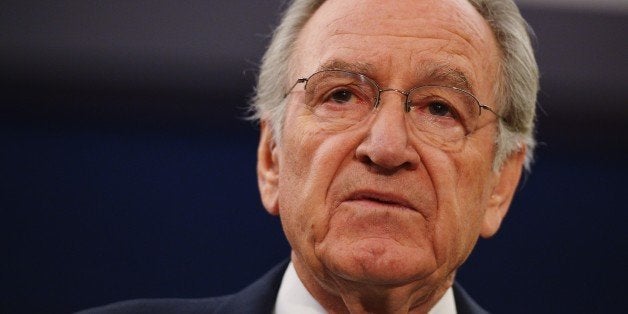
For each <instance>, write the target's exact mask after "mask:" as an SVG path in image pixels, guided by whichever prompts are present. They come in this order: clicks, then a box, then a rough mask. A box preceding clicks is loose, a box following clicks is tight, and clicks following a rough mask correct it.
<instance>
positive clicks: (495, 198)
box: [480, 147, 526, 238]
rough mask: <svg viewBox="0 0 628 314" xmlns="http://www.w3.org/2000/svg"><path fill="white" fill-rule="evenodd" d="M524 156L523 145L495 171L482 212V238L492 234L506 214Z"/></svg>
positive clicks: (521, 168) (517, 181)
mask: <svg viewBox="0 0 628 314" xmlns="http://www.w3.org/2000/svg"><path fill="white" fill-rule="evenodd" d="M525 156H526V149H525V147H523V148H521V149H519V150H518V151H516V152H513V153H512V154H511V155H510V156H509V157H508V159H507V160H506V161H505V162H504V164H503V165H502V167H501V169H500V170H499V172H497V173H495V176H496V178H495V179H496V183H495V186H494V187H493V191H492V193H491V196H490V199H489V201H488V205H487V208H486V211H485V212H484V219H483V222H482V230H481V231H480V235H481V236H482V237H483V238H490V237H491V236H493V235H494V234H495V233H496V232H497V230H498V229H499V226H500V225H501V223H502V220H503V219H504V216H506V213H507V212H508V207H510V203H511V202H512V198H513V196H514V195H515V190H516V189H517V186H518V184H519V179H520V178H521V171H522V170H523V162H524V159H525Z"/></svg>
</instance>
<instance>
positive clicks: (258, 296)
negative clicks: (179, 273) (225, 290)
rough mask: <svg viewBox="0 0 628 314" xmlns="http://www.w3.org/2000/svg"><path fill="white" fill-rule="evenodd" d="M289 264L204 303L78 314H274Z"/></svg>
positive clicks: (124, 306)
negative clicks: (232, 292)
mask: <svg viewBox="0 0 628 314" xmlns="http://www.w3.org/2000/svg"><path fill="white" fill-rule="evenodd" d="M287 266H288V261H284V262H283V263H281V264H279V265H277V266H275V267H274V268H273V269H271V270H270V271H269V272H268V273H266V274H265V275H264V276H263V277H261V278H260V279H258V280H257V281H255V282H254V283H253V284H251V285H250V286H248V287H246V288H244V289H243V290H241V291H240V292H237V293H235V294H231V295H226V296H221V297H212V298H203V299H137V300H130V301H123V302H117V303H112V304H109V305H105V306H102V307H96V308H92V309H87V310H84V311H81V312H78V313H76V314H127V313H128V314H131V313H134V314H135V313H137V314H144V313H146V314H148V313H151V314H152V313H155V314H166V313H184V314H193V313H216V314H218V313H220V314H227V313H260V314H262V313H271V312H272V309H273V307H274V305H275V299H276V298H277V292H278V291H279V286H280V285H281V279H282V278H283V273H284V272H285V270H286V267H287Z"/></svg>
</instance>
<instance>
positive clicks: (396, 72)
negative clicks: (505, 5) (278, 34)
mask: <svg viewBox="0 0 628 314" xmlns="http://www.w3.org/2000/svg"><path fill="white" fill-rule="evenodd" d="M296 48H297V49H296V53H295V55H294V56H293V60H292V62H293V69H294V70H295V71H297V73H293V74H294V75H307V74H308V72H312V71H315V70H317V69H320V68H324V67H326V65H327V64H330V63H338V64H342V63H345V64H357V65H360V67H362V68H364V69H365V71H367V72H369V73H366V74H368V75H370V76H374V77H375V78H377V79H379V80H384V81H385V80H393V78H392V76H397V77H403V79H404V80H405V81H407V80H408V77H412V78H413V79H417V80H418V79H419V75H417V73H421V72H435V71H436V72H438V68H439V67H442V68H443V69H444V70H442V71H441V72H449V73H453V72H455V73H460V74H462V78H463V79H464V80H466V81H467V82H466V83H467V84H468V85H471V86H474V85H476V84H478V85H482V84H486V83H487V82H486V81H487V79H488V80H491V76H494V74H495V73H494V72H495V71H496V63H497V62H496V60H498V54H499V53H498V50H497V45H496V43H495V42H494V38H493V34H492V32H491V30H490V28H489V27H488V25H487V23H486V22H485V21H484V19H483V18H482V17H481V16H480V14H479V13H478V12H477V11H476V10H475V9H474V8H473V7H472V6H471V4H469V3H468V2H467V1H465V0H462V1H459V0H440V1H410V0H396V1H375V0H373V1H371V0H360V1H347V0H328V1H326V2H325V3H324V4H323V5H322V6H321V7H320V8H319V9H318V10H317V11H316V12H315V14H314V15H313V16H312V17H311V18H310V20H309V21H308V22H307V23H306V25H305V27H304V29H303V30H302V32H301V33H300V35H299V38H298V41H297V45H296ZM363 65H367V66H363ZM401 69H403V70H401ZM490 83H492V80H491V82H490ZM480 87H481V86H480Z"/></svg>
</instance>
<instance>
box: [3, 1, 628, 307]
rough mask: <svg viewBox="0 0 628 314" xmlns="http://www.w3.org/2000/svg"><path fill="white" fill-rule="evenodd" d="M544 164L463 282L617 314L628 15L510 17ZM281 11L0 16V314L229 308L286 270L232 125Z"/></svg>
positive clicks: (622, 11) (252, 149)
mask: <svg viewBox="0 0 628 314" xmlns="http://www.w3.org/2000/svg"><path fill="white" fill-rule="evenodd" d="M519 4H520V6H521V9H522V12H523V15H524V16H525V17H526V18H527V19H528V21H529V22H530V24H531V25H532V27H533V28H534V30H535V32H536V36H537V39H536V50H537V55H538V60H539V63H540V67H541V71H542V90H541V93H540V95H539V105H540V108H539V121H538V122H539V123H538V138H539V142H540V145H539V147H538V154H537V157H536V163H535V165H534V168H533V172H532V173H531V174H530V175H529V176H528V177H527V178H526V179H525V180H524V182H523V183H522V185H521V187H520V191H519V194H518V195H517V196H516V199H515V201H514V204H513V206H512V207H511V210H510V213H509V215H508V216H507V218H506V221H505V222H504V224H503V226H502V230H501V231H500V233H498V235H497V236H496V237H494V238H493V239H491V240H488V241H480V243H479V245H478V247H477V248H476V251H475V252H474V253H473V254H472V256H471V257H470V259H469V261H468V262H467V264H465V265H464V266H463V268H462V270H461V271H460V274H459V277H458V278H459V281H461V282H462V283H463V285H464V286H465V287H466V288H467V290H469V291H470V293H471V294H472V295H473V296H474V297H475V298H476V299H477V300H478V301H479V303H480V304H482V305H483V306H485V307H486V308H487V309H489V310H491V311H492V312H495V313H614V312H615V313H618V312H622V311H625V308H626V307H627V306H628V303H627V301H626V293H627V289H626V288H625V287H626V284H625V282H626V281H628V276H627V269H628V265H627V264H628V263H627V262H626V261H627V260H628V259H627V258H628V254H627V252H628V235H627V232H626V227H625V226H626V224H627V222H628V219H627V218H628V214H627V212H628V208H627V205H626V204H627V203H628V196H627V195H628V189H627V184H626V183H625V182H626V178H628V164H627V161H626V151H627V148H628V140H627V136H628V127H627V123H626V120H627V119H628V106H627V101H628V84H627V83H626V82H627V80H626V73H628V55H627V53H626V51H628V2H626V1H624V0H617V1H610V0H607V1H575V0H571V1H567V0H565V1H542V0H536V1H532V0H527V1H519ZM281 8H282V3H281V1H261V0H247V1H244V0H231V1H201V0H186V1H164V0H155V1H122V0H117V1H94V0H87V1H69V0H59V1H16V0H4V1H2V2H1V3H0V80H1V82H0V83H1V84H0V91H1V92H0V213H1V217H2V218H1V219H0V228H1V230H2V240H0V244H1V249H2V251H1V255H0V256H1V257H0V260H1V262H0V271H1V272H0V312H1V313H69V312H73V311H76V310H79V309H82V308H86V307H91V306H95V305H100V304H104V303H108V302H112V301H116V300H122V299H130V298H146V297H151V298H152V297H205V296H211V295H219V294H225V293H231V292H234V291H237V290H239V289H240V288H242V287H244V286H245V285H246V284H247V283H250V282H251V281H253V280H254V279H255V278H257V277H259V276H260V275H261V274H263V273H264V272H265V271H266V270H268V269H269V268H270V267H272V266H273V265H274V264H276V263H278V262H279V261H281V260H283V259H285V258H286V257H287V256H288V251H289V249H288V246H287V244H286V241H285V240H284V239H283V235H282V232H281V229H280V225H279V223H278V220H277V219H276V218H274V217H270V216H268V215H267V214H266V213H265V211H264V210H263V208H262V206H261V204H260V202H259V196H258V192H257V184H256V178H255V157H256V156H255V154H256V145H257V137H258V130H257V127H256V126H255V125H253V124H252V123H250V122H246V121H244V120H243V119H242V117H243V116H244V115H245V111H244V109H243V108H244V107H245V105H246V102H247V99H248V98H249V97H250V96H251V94H252V86H253V84H254V81H255V76H256V66H257V64H258V62H259V59H260V56H261V54H262V53H263V50H264V47H265V45H266V44H267V42H268V38H269V37H268V35H269V33H270V31H271V30H272V26H273V25H276V23H277V18H278V12H279V11H280V10H281Z"/></svg>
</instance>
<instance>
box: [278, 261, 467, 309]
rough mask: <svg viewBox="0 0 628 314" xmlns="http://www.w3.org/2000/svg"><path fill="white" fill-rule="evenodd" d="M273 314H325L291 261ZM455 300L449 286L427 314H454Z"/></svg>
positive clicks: (282, 281)
mask: <svg viewBox="0 0 628 314" xmlns="http://www.w3.org/2000/svg"><path fill="white" fill-rule="evenodd" d="M273 313H274V314H291V313H303V314H326V313H327V312H326V311H325V309H324V308H323V307H322V306H321V305H320V303H318V301H316V299H314V297H313V296H312V295H311V294H310V292H309V291H307V289H306V288H305V286H304V285H303V283H302V282H301V279H299V276H298V275H297V272H296V270H295V269H294V265H292V262H290V264H288V268H287V269H286V272H285V273H284V275H283V279H282V280H281V285H280V286H279V292H278V293H277V301H276V302H275V309H274V310H273ZM456 313H457V312H456V302H455V300H454V292H453V290H452V288H451V287H450V288H449V289H447V291H446V292H445V294H444V295H443V297H442V298H441V299H440V300H439V301H438V303H436V305H434V307H433V308H432V309H431V310H430V312H429V314H456Z"/></svg>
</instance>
